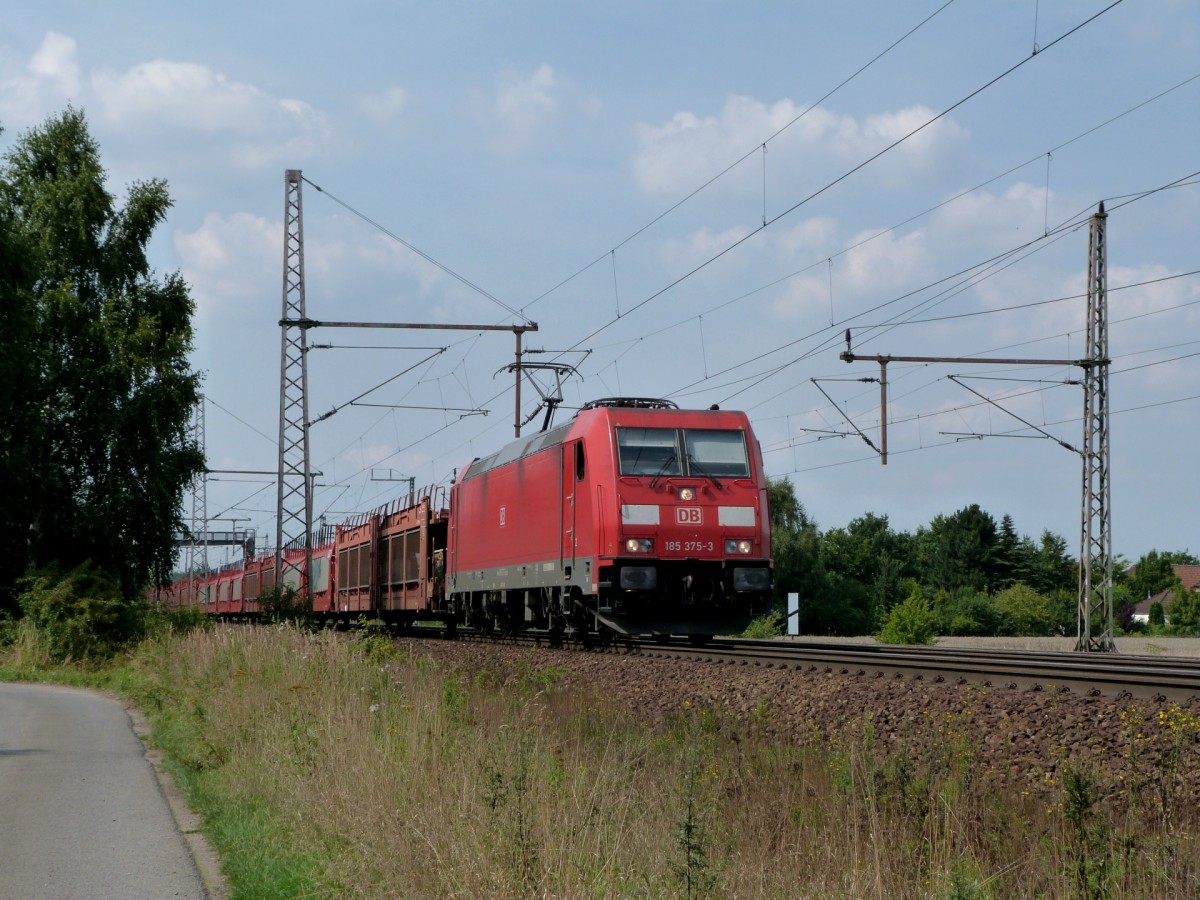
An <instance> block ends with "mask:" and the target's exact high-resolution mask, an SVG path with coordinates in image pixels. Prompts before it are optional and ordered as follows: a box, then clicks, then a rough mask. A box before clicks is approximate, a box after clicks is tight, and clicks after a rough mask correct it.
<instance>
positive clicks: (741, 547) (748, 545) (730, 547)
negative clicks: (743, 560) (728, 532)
mask: <svg viewBox="0 0 1200 900" xmlns="http://www.w3.org/2000/svg"><path fill="white" fill-rule="evenodd" d="M753 549H754V543H753V542H752V541H726V542H725V552H726V553H727V554H729V555H733V554H735V553H740V554H742V555H743V556H744V555H745V554H747V553H749V552H750V551H751V550H753Z"/></svg>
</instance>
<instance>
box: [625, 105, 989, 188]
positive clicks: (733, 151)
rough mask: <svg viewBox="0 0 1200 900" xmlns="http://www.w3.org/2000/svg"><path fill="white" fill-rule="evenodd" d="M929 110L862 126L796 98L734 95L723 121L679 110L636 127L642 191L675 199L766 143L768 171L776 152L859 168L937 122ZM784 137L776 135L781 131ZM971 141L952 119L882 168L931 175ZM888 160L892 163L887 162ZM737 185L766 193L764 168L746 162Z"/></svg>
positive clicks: (809, 164) (810, 163) (889, 115)
mask: <svg viewBox="0 0 1200 900" xmlns="http://www.w3.org/2000/svg"><path fill="white" fill-rule="evenodd" d="M933 115H934V113H933V111H932V110H930V109H928V108H927V107H924V106H920V105H917V106H911V107H906V108H905V109H901V110H897V111H894V112H886V113H877V114H874V115H871V116H868V117H866V118H865V119H863V120H862V121H859V120H857V119H855V118H854V117H852V116H847V115H840V114H836V113H831V112H829V111H827V110H825V109H821V108H816V109H811V110H808V111H807V112H805V111H804V108H803V107H801V106H798V105H797V104H795V103H793V102H792V101H791V100H780V101H778V102H776V103H774V104H772V105H770V106H768V105H767V104H765V103H763V102H761V101H759V100H755V99H753V98H751V97H742V96H736V95H735V96H730V97H729V98H728V99H726V101H725V106H724V107H723V109H722V110H721V113H720V115H719V116H705V117H700V116H698V115H696V114H695V113H693V112H687V111H685V112H679V113H676V114H675V115H674V116H672V117H671V119H670V120H669V121H667V122H666V123H665V124H663V125H660V126H655V125H646V124H642V125H639V126H638V127H637V135H638V140H639V143H640V148H639V151H638V154H637V156H636V157H635V159H634V174H635V177H636V179H637V183H638V185H639V186H640V187H641V188H642V189H643V190H645V191H647V192H649V193H677V192H679V191H682V190H690V189H692V188H694V187H695V186H696V185H697V184H703V183H704V182H705V181H707V180H708V179H709V178H711V177H712V176H714V175H716V174H717V173H718V172H720V171H721V169H723V168H724V167H725V166H727V165H729V164H731V163H733V162H734V161H736V160H738V159H741V158H742V157H743V156H745V154H746V153H747V152H748V151H750V150H752V149H753V148H754V147H756V146H760V145H761V144H762V143H763V141H766V140H768V139H771V143H769V144H768V145H767V150H768V158H767V166H768V170H769V171H771V170H773V169H775V168H776V167H775V166H774V165H773V164H772V161H771V155H770V154H771V153H773V152H774V153H778V154H782V156H781V157H780V158H781V159H783V160H787V161H789V162H791V163H792V164H794V163H795V161H796V160H797V159H803V160H804V165H805V168H807V169H808V170H810V171H811V170H813V168H814V166H815V164H816V163H818V162H820V163H825V164H828V163H830V162H836V163H837V164H839V165H841V166H845V165H854V164H857V163H859V162H862V161H864V160H866V159H867V158H869V157H870V156H871V155H872V154H874V153H878V152H879V151H880V150H882V149H884V148H885V147H887V146H888V145H889V144H891V143H893V142H895V141H896V140H899V139H900V138H902V137H904V136H905V135H907V134H908V133H909V132H911V131H913V130H914V129H916V128H917V127H919V126H920V125H921V124H922V123H924V122H926V121H928V120H929V119H931V118H932V117H933ZM785 128H786V130H785V131H783V132H782V134H778V136H777V137H773V136H774V135H776V134H777V133H779V132H780V131H781V130H782V129H785ZM965 138H966V131H965V130H964V129H962V128H961V127H959V126H958V125H956V124H955V123H954V122H952V121H951V120H949V119H941V120H939V121H938V122H935V123H933V124H932V125H930V126H928V127H926V128H925V129H924V130H922V131H921V132H919V133H918V134H916V135H914V136H913V137H912V138H910V139H909V140H907V141H905V143H904V144H902V145H901V146H900V147H898V148H897V149H896V151H895V153H894V155H893V154H889V155H888V156H887V157H885V158H884V159H881V161H880V163H881V164H882V165H885V167H890V169H891V170H894V169H895V168H896V167H899V168H901V169H903V170H905V171H912V170H913V169H927V168H929V167H930V166H932V165H933V164H935V162H936V161H937V160H938V159H939V158H941V157H942V155H943V154H945V153H946V152H947V150H948V148H950V147H951V146H953V145H956V144H958V143H959V142H961V141H962V140H963V139H965ZM885 160H886V161H887V162H886V163H885V162H884V161H885ZM731 177H732V178H733V181H732V182H731V183H736V184H739V185H741V187H742V188H743V189H755V190H761V178H762V170H761V164H760V163H753V164H751V160H747V161H746V162H745V163H743V164H742V165H741V166H739V168H738V169H737V170H735V172H734V173H731Z"/></svg>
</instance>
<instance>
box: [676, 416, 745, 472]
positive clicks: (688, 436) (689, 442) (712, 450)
mask: <svg viewBox="0 0 1200 900" xmlns="http://www.w3.org/2000/svg"><path fill="white" fill-rule="evenodd" d="M683 439H684V443H685V444H686V446H687V464H688V471H689V472H690V473H691V474H692V475H707V476H714V477H715V476H721V477H724V478H748V477H749V476H750V460H749V458H748V456H747V455H746V436H745V435H744V434H743V433H742V432H740V431H716V430H712V429H701V428H688V429H686V430H685V431H684V432H683Z"/></svg>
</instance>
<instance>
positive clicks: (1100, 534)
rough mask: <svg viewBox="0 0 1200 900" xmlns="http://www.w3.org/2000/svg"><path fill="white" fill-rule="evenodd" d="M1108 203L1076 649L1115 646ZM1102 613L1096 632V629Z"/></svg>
mask: <svg viewBox="0 0 1200 900" xmlns="http://www.w3.org/2000/svg"><path fill="white" fill-rule="evenodd" d="M1107 219H1108V215H1107V214H1106V213H1105V212H1104V204H1103V203H1101V204H1100V208H1099V209H1098V210H1097V212H1096V214H1095V215H1093V216H1092V219H1091V226H1090V230H1089V234H1088V290H1087V360H1088V362H1089V365H1088V366H1087V367H1086V369H1085V370H1084V372H1085V377H1084V382H1083V515H1082V518H1081V527H1080V535H1079V630H1078V635H1079V637H1078V641H1077V643H1076V645H1075V649H1076V650H1099V651H1107V652H1114V651H1115V650H1116V649H1117V647H1116V643H1115V641H1114V640H1113V570H1112V565H1113V556H1112V528H1111V515H1110V510H1111V503H1110V501H1111V483H1110V481H1109V445H1108V406H1109V401H1108V365H1109V358H1108V274H1107V263H1106V259H1105V256H1106V251H1105V240H1104V234H1105V223H1106V220H1107ZM1093 617H1098V621H1097V622H1096V623H1095V624H1096V625H1097V629H1096V631H1097V633H1096V634H1093V633H1092V625H1093V621H1092V619H1093Z"/></svg>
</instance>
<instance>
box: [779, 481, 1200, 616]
mask: <svg viewBox="0 0 1200 900" xmlns="http://www.w3.org/2000/svg"><path fill="white" fill-rule="evenodd" d="M768 493H769V502H770V511H771V528H772V534H771V549H772V556H773V557H774V560H775V610H776V613H777V614H786V609H787V606H786V600H787V594H788V593H796V594H798V595H799V599H800V612H799V616H800V622H799V627H800V632H801V633H802V634H815V635H867V634H879V633H880V632H881V630H883V629H884V628H885V626H886V625H887V623H888V619H889V616H891V615H892V614H893V613H894V611H896V610H897V609H901V610H905V606H906V604H912V605H915V606H916V607H917V608H919V609H921V610H924V611H926V612H924V613H922V615H927V616H928V622H927V624H928V628H929V629H931V631H932V633H936V634H944V635H973V636H1000V635H1045V636H1051V635H1074V634H1075V633H1076V630H1077V626H1078V622H1077V617H1078V581H1079V576H1078V571H1079V565H1078V560H1077V559H1075V558H1072V557H1071V556H1069V555H1068V554H1067V542H1066V540H1065V539H1064V538H1063V537H1061V536H1060V535H1057V534H1054V533H1053V532H1051V531H1048V530H1044V531H1043V532H1042V534H1041V536H1040V537H1039V538H1038V539H1036V540H1035V539H1033V538H1031V537H1029V536H1026V535H1022V534H1020V533H1019V532H1018V531H1017V528H1016V524H1015V523H1014V522H1013V519H1012V517H1011V516H1008V515H1005V516H1003V517H1002V518H1001V519H1000V521H999V522H998V523H997V521H996V520H995V519H994V518H993V517H992V516H991V515H990V514H989V513H987V512H985V511H984V510H982V509H980V507H979V505H978V504H971V505H970V506H967V507H965V508H963V509H960V510H958V511H957V512H955V513H952V514H943V515H938V516H935V517H934V518H933V520H932V521H931V522H930V523H929V525H928V526H923V527H921V528H918V529H917V532H916V533H915V534H910V533H908V532H904V531H896V530H894V529H893V528H892V527H891V526H890V525H889V523H888V518H887V516H886V515H883V516H881V515H876V514H875V513H871V512H868V513H865V514H863V515H861V516H859V517H858V518H855V519H853V520H852V521H851V522H850V523H849V524H848V525H846V526H845V527H844V528H831V529H829V530H828V531H824V532H822V531H820V530H819V529H818V527H817V525H816V523H815V522H813V521H812V520H811V519H810V518H809V517H808V514H807V513H806V511H805V509H804V505H803V503H802V502H801V501H800V500H799V499H798V498H797V496H796V492H795V488H794V486H793V485H792V482H791V481H790V479H787V478H783V479H778V480H776V479H772V480H771V481H770V482H769V486H768ZM1175 564H1191V565H1195V564H1200V559H1197V558H1196V557H1195V556H1194V555H1192V554H1191V553H1188V552H1186V551H1167V552H1159V551H1157V550H1153V551H1150V553H1148V554H1146V555H1144V556H1143V557H1142V558H1141V559H1139V560H1138V561H1137V563H1136V564H1135V565H1134V566H1133V567H1132V572H1129V571H1128V570H1129V569H1130V568H1131V567H1130V566H1129V564H1128V563H1127V562H1125V561H1123V560H1120V559H1118V560H1116V561H1115V562H1114V580H1115V584H1114V590H1113V611H1114V620H1115V624H1116V625H1117V627H1118V628H1120V629H1121V630H1123V631H1126V632H1130V631H1136V630H1137V629H1138V625H1137V624H1136V623H1134V622H1133V620H1132V609H1133V606H1134V605H1135V604H1136V603H1137V602H1139V601H1140V600H1143V599H1145V598H1146V597H1147V596H1151V595H1154V594H1158V593H1160V592H1161V591H1164V590H1172V591H1174V598H1175V599H1174V600H1173V601H1172V603H1171V604H1168V606H1167V607H1166V608H1164V610H1163V611H1162V612H1163V615H1162V616H1161V617H1160V620H1159V623H1158V624H1159V625H1161V626H1162V628H1163V629H1164V630H1169V631H1172V632H1173V633H1178V634H1194V633H1200V595H1197V594H1189V593H1188V592H1186V591H1184V590H1183V587H1182V585H1181V584H1180V583H1179V579H1178V578H1177V577H1176V576H1175V573H1174V571H1173V569H1172V566H1173V565H1175ZM1164 619H1165V620H1169V622H1170V625H1169V627H1168V626H1167V625H1166V624H1165V622H1164V621H1163V620H1164ZM1152 622H1153V616H1152Z"/></svg>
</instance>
